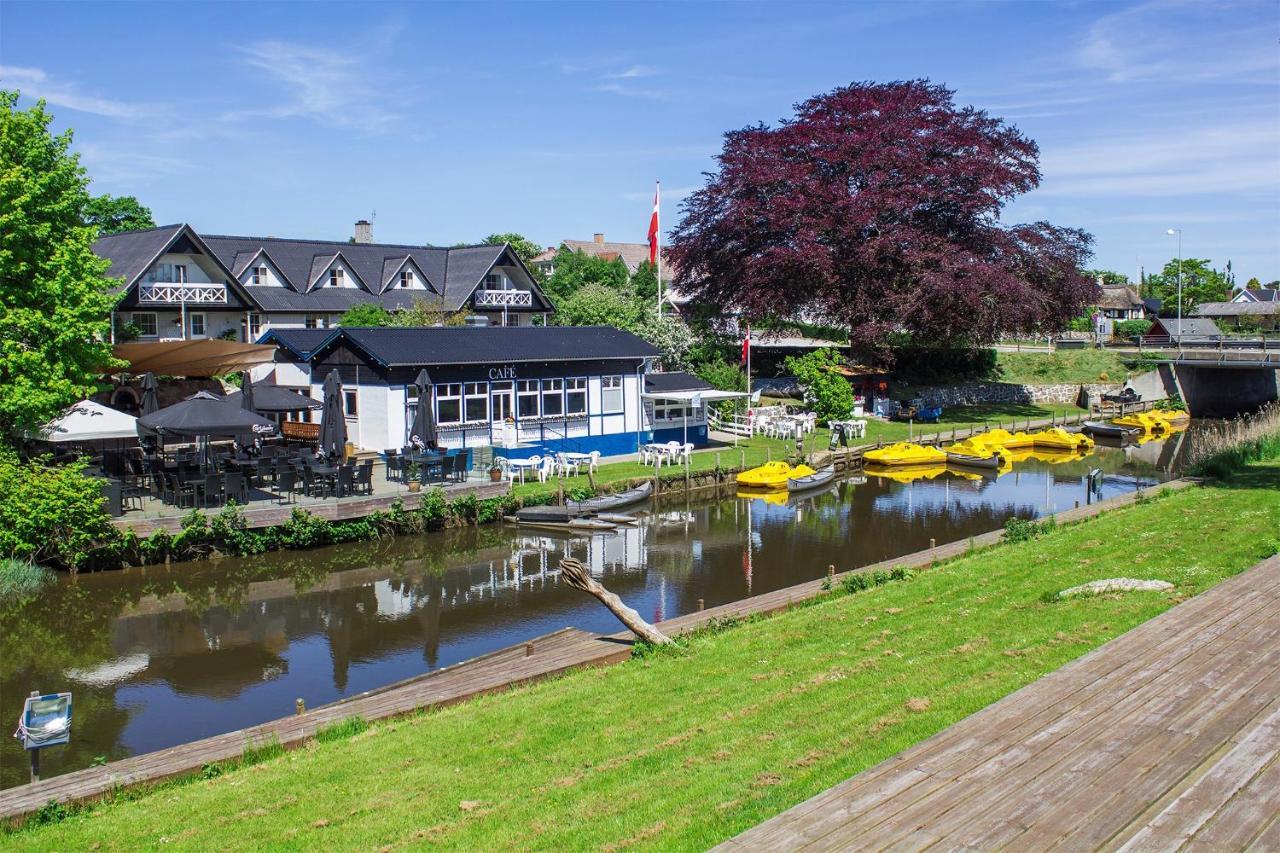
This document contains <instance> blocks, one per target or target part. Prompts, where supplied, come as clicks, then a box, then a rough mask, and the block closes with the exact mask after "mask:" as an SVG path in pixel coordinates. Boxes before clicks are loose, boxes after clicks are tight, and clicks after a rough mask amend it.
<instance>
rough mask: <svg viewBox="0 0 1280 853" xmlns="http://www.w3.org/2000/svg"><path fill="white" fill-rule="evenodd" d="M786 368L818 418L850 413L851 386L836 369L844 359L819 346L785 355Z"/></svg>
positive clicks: (824, 419)
mask: <svg viewBox="0 0 1280 853" xmlns="http://www.w3.org/2000/svg"><path fill="white" fill-rule="evenodd" d="M783 364H784V366H785V368H786V369H787V370H788V371H789V372H790V373H792V374H793V375H794V376H795V377H796V381H797V382H799V383H800V388H801V390H802V391H803V393H804V403H805V406H807V407H808V408H809V409H810V411H813V412H814V413H816V414H817V416H818V420H820V421H830V420H843V419H845V418H847V417H849V415H850V414H852V413H853V388H851V387H850V385H849V380H847V379H845V377H844V376H843V375H842V374H841V373H839V372H838V371H837V369H838V368H840V367H842V366H843V365H844V359H843V358H842V357H841V356H840V354H839V353H838V352H836V351H835V350H832V349H820V350H814V351H813V352H810V353H806V354H805V355H802V356H788V357H787V359H786V361H785V362H783Z"/></svg>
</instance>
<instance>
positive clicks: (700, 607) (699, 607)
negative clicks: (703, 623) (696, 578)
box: [698, 598, 706, 613]
mask: <svg viewBox="0 0 1280 853" xmlns="http://www.w3.org/2000/svg"><path fill="white" fill-rule="evenodd" d="M705 606H706V602H705V601H703V600H702V599H701V598H699V599H698V612H699V613H701V612H702V610H703V608H704V607H705Z"/></svg>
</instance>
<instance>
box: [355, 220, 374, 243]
mask: <svg viewBox="0 0 1280 853" xmlns="http://www.w3.org/2000/svg"><path fill="white" fill-rule="evenodd" d="M354 240H355V242H357V243H372V242H373V226H372V225H371V224H370V223H369V220H367V219H357V220H356V236H355V238H354Z"/></svg>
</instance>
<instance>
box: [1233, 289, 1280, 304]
mask: <svg viewBox="0 0 1280 853" xmlns="http://www.w3.org/2000/svg"><path fill="white" fill-rule="evenodd" d="M1231 301H1232V302H1280V290H1276V289H1275V288H1271V287H1243V288H1241V289H1240V290H1239V291H1237V292H1236V295H1235V296H1233V297H1231Z"/></svg>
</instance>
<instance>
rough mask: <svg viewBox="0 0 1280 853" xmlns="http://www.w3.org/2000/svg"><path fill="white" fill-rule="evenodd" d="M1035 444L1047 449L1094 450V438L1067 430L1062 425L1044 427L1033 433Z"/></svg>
mask: <svg viewBox="0 0 1280 853" xmlns="http://www.w3.org/2000/svg"><path fill="white" fill-rule="evenodd" d="M1032 437H1033V438H1034V439H1035V446H1036V447H1037V448H1043V449H1045V450H1092V449H1093V439H1092V438H1089V436H1087V435H1085V434H1084V433H1078V432H1067V431H1066V430H1065V429H1063V428H1062V427H1052V428H1051V429H1042V430H1040V431H1039V432H1037V433H1033V434H1032Z"/></svg>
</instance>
